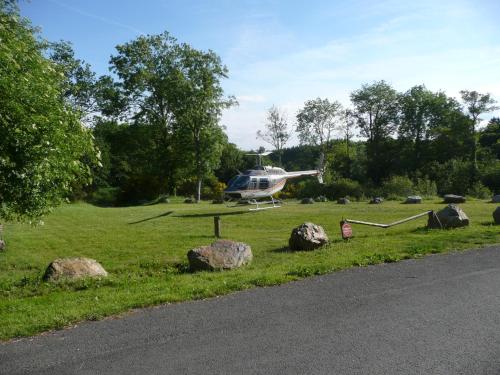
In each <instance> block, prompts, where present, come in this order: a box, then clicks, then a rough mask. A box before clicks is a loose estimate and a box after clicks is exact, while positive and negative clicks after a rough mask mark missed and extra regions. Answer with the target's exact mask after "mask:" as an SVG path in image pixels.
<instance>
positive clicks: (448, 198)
mask: <svg viewBox="0 0 500 375" xmlns="http://www.w3.org/2000/svg"><path fill="white" fill-rule="evenodd" d="M443 199H444V203H465V197H462V196H461V195H455V194H446V195H445V196H444V197H443Z"/></svg>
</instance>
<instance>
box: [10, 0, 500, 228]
mask: <svg viewBox="0 0 500 375" xmlns="http://www.w3.org/2000/svg"><path fill="white" fill-rule="evenodd" d="M0 39H1V40H2V43H0V92H1V94H2V95H0V217H1V218H3V219H26V218H28V219H36V218H38V217H40V216H42V215H43V214H45V213H46V212H48V211H49V210H50V208H51V207H53V206H55V205H57V204H58V203H60V202H61V201H62V199H64V198H70V199H74V200H75V199H86V200H88V201H92V202H96V203H104V204H136V203H139V202H143V201H151V200H154V199H156V198H158V197H159V196H162V195H163V196H165V195H175V194H179V195H187V196H190V195H193V196H195V197H196V200H197V201H199V200H200V199H201V198H216V197H218V196H220V193H221V192H222V190H223V188H224V183H225V182H226V181H228V180H229V179H230V178H231V177H232V176H233V175H234V174H236V173H238V171H239V170H244V169H247V168H249V167H251V166H252V165H253V164H254V159H253V158H251V157H248V156H246V155H244V154H245V153H244V152H243V151H242V150H240V149H238V147H237V146H236V145H234V144H232V143H230V142H229V141H228V138H227V135H226V133H225V129H224V127H223V126H222V125H221V123H220V118H221V114H222V112H223V111H224V110H225V109H227V108H229V107H231V106H234V105H237V102H236V100H235V98H234V97H232V96H228V95H226V94H225V93H224V91H223V89H222V81H223V80H224V79H227V78H228V69H227V67H226V66H225V65H224V64H223V63H222V61H221V59H220V57H219V56H218V55H217V54H215V53H214V52H213V51H210V50H208V51H200V50H197V49H194V48H193V47H192V46H190V45H189V44H186V43H180V42H178V41H177V40H176V39H175V38H174V37H172V36H171V35H170V34H169V33H168V32H164V33H161V34H158V35H141V36H139V37H137V38H136V39H134V40H132V41H129V42H126V43H123V44H120V45H118V46H116V51H115V53H114V54H113V55H112V56H111V58H110V60H109V69H110V72H111V74H109V75H104V76H101V77H97V76H96V74H95V73H94V72H93V71H92V69H91V67H90V65H89V64H87V63H86V62H85V61H82V60H80V59H77V58H76V57H75V53H74V50H73V48H72V45H71V44H70V43H69V42H65V41H59V42H48V41H46V40H44V39H43V38H42V37H41V36H40V34H39V31H38V30H37V29H36V28H34V27H33V26H32V25H31V24H30V22H29V20H27V19H25V18H23V17H21V16H20V14H19V9H18V7H17V1H16V0H0ZM461 94H462V103H459V102H458V101H457V100H455V99H453V98H450V97H448V96H447V95H446V94H445V93H444V92H431V91H430V90H428V89H426V88H425V86H423V85H419V86H415V87H413V88H411V89H409V90H408V91H406V92H404V93H398V92H397V91H396V90H394V89H393V88H392V87H391V86H390V85H389V84H387V83H386V82H385V81H375V82H373V83H370V84H364V85H362V86H361V88H360V89H358V90H355V91H353V92H352V93H351V103H352V108H343V107H342V106H341V105H340V103H338V102H337V101H329V100H328V99H321V98H317V99H313V100H308V101H306V102H305V103H304V106H303V108H301V109H300V110H299V112H298V114H297V116H296V124H295V125H296V126H295V131H296V132H298V135H299V140H300V143H301V145H300V146H299V147H294V148H286V144H287V142H288V140H289V138H290V134H291V131H290V129H289V125H288V122H287V119H286V115H285V114H284V112H283V111H281V110H280V109H279V108H278V107H276V106H273V107H272V108H271V109H270V110H269V111H268V116H267V123H266V129H265V130H264V131H261V132H259V133H258V134H257V136H258V137H259V138H260V139H262V140H263V141H265V142H267V143H269V144H271V145H272V146H273V147H274V148H275V150H276V153H275V154H273V155H271V160H273V161H274V162H277V163H278V164H280V165H281V166H284V167H286V168H287V169H289V170H294V169H303V168H304V167H305V168H307V169H310V168H311V166H313V165H316V162H317V160H318V158H319V154H320V153H323V154H324V155H325V160H326V163H327V175H326V176H325V177H326V178H325V181H326V185H325V186H326V187H325V188H326V189H327V190H328V189H329V190H328V191H330V192H332V193H331V194H332V195H334V194H340V193H339V191H338V189H337V190H335V189H336V188H335V186H340V185H341V184H347V185H349V184H351V185H352V184H354V185H356V184H358V185H359V186H362V187H363V189H365V190H367V191H368V190H370V189H372V190H373V189H376V188H378V187H381V186H383V185H384V184H386V183H387V181H388V180H390V179H391V178H394V177H395V176H396V177H397V176H400V177H404V178H407V179H411V180H412V181H415V182H417V181H418V180H419V179H420V180H425V181H428V182H429V183H434V184H436V186H437V191H438V192H445V191H446V192H452V191H451V190H453V192H458V193H460V192H461V191H464V192H466V191H468V190H470V189H476V190H478V189H479V190H480V189H481V188H482V187H485V186H486V187H487V188H489V189H490V190H491V191H493V192H496V193H498V192H499V190H500V188H499V186H500V182H499V181H500V165H499V159H500V146H499V142H500V141H499V139H500V136H499V135H500V120H499V119H498V118H493V119H492V120H491V121H490V122H489V124H488V125H487V126H486V127H485V128H484V129H479V128H478V127H479V124H480V121H481V118H480V116H481V115H482V114H484V113H487V112H490V111H492V110H494V109H495V108H496V106H495V101H494V100H493V99H492V98H491V96H490V95H489V94H480V93H478V92H476V91H463V92H462V93H461ZM355 129H358V131H359V133H360V134H361V135H363V136H364V137H365V138H366V141H353V140H352V136H353V133H354V130H355ZM450 181H452V182H450ZM478 183H481V184H482V185H481V186H477V184H478ZM301 184H302V185H303V186H302V185H301ZM304 184H306V185H307V184H308V186H305V185H304ZM311 184H313V182H311V181H309V182H307V181H302V182H299V183H298V184H296V185H293V186H295V187H294V188H296V189H298V188H300V187H301V186H302V187H303V188H304V189H306V188H308V187H310V186H312V185H311ZM483 185H484V186H483ZM464 189H465V190H464ZM291 190H293V189H292V188H291ZM306 190H307V189H306ZM306 190H304V191H306ZM295 194H296V195H297V194H301V193H300V192H299V191H296V192H295Z"/></svg>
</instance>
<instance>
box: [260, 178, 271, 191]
mask: <svg viewBox="0 0 500 375" xmlns="http://www.w3.org/2000/svg"><path fill="white" fill-rule="evenodd" d="M268 187H269V180H268V179H267V178H261V179H260V180H259V189H267V188H268Z"/></svg>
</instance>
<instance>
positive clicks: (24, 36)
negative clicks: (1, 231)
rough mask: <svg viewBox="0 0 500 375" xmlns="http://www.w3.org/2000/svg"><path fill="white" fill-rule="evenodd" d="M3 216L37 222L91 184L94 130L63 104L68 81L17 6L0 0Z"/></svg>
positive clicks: (0, 194) (0, 201)
mask: <svg viewBox="0 0 500 375" xmlns="http://www.w3.org/2000/svg"><path fill="white" fill-rule="evenodd" d="M0 40H1V43H0V217H2V218H3V219H6V220H12V219H17V220H23V219H28V220H33V219H37V218H39V217H40V216H42V215H43V214H45V213H47V212H48V211H49V210H50V209H51V208H52V207H54V206H55V205H57V204H58V203H60V202H61V200H62V199H63V198H64V197H65V196H66V195H67V194H68V193H70V191H71V187H72V185H73V184H75V182H76V181H82V180H85V181H88V179H89V178H90V173H89V172H90V171H89V167H88V164H86V163H84V162H83V161H82V160H83V159H84V157H87V158H90V159H92V160H95V158H96V152H95V149H94V146H93V143H92V139H91V135H90V132H89V131H88V130H87V129H86V128H85V127H84V126H83V125H82V124H81V122H80V121H79V115H78V113H76V112H75V111H74V110H73V109H72V108H70V107H69V106H68V105H67V103H65V102H64V101H63V100H62V93H63V90H64V78H63V77H61V75H60V74H59V72H58V69H57V66H56V65H54V64H53V63H52V62H51V61H49V60H48V59H46V58H45V57H44V54H43V53H44V49H45V47H46V45H47V44H46V42H44V41H41V40H40V38H39V37H38V35H37V34H36V31H35V30H34V29H33V28H32V26H31V25H30V24H29V22H28V21H27V20H26V19H23V18H21V17H20V16H19V14H18V12H17V9H16V6H15V3H14V2H11V1H7V2H6V1H0Z"/></svg>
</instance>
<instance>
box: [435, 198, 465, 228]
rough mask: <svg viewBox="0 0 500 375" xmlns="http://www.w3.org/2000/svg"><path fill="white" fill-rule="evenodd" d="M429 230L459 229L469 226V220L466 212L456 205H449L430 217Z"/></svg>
mask: <svg viewBox="0 0 500 375" xmlns="http://www.w3.org/2000/svg"><path fill="white" fill-rule="evenodd" d="M427 225H428V227H429V228H458V227H465V226H467V225H469V218H468V217H467V215H466V214H465V212H464V211H463V210H462V209H461V208H460V207H458V206H456V205H454V204H449V205H448V206H446V207H445V208H443V209H442V210H439V211H438V212H436V213H435V216H430V217H429V222H428V223H427Z"/></svg>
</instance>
